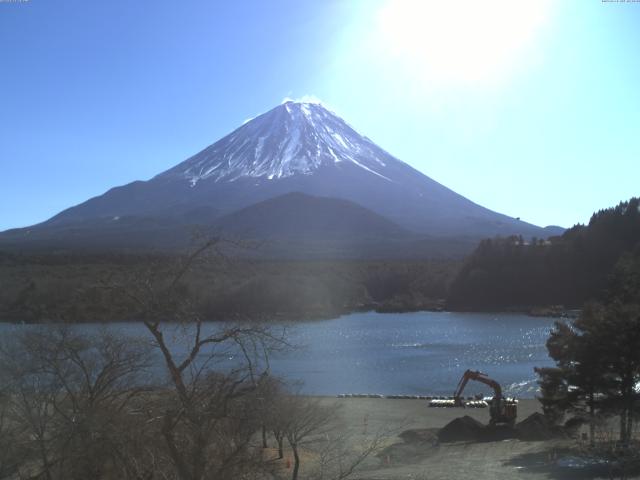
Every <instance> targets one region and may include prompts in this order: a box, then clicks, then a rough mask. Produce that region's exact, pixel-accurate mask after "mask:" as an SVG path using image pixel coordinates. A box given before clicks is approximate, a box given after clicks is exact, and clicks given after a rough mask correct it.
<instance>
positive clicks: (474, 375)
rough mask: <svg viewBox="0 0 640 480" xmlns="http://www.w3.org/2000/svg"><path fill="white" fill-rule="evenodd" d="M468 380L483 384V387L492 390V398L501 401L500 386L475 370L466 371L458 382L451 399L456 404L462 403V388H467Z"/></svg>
mask: <svg viewBox="0 0 640 480" xmlns="http://www.w3.org/2000/svg"><path fill="white" fill-rule="evenodd" d="M469 380H475V381H476V382H480V383H484V384H485V385H488V386H490V387H491V388H492V389H493V398H497V399H501V398H502V388H501V387H500V384H499V383H498V382H496V381H495V380H493V379H492V378H489V377H488V376H487V374H486V373H482V372H479V371H477V370H467V371H466V372H464V374H463V375H462V378H461V379H460V381H459V382H458V386H457V387H456V391H455V392H454V394H453V399H454V400H455V402H456V403H457V404H459V403H461V401H462V393H463V392H464V388H465V387H466V386H467V383H468V382H469Z"/></svg>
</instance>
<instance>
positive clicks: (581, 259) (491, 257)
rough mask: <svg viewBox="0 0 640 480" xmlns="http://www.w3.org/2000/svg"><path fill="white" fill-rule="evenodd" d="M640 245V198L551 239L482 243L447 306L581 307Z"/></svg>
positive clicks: (603, 287) (493, 307)
mask: <svg viewBox="0 0 640 480" xmlns="http://www.w3.org/2000/svg"><path fill="white" fill-rule="evenodd" d="M639 245H640V200H639V199H638V198H632V199H631V200H629V201H626V202H621V203H620V204H619V205H618V206H616V207H613V208H608V209H605V210H600V211H599V212H596V213H594V214H593V216H592V217H591V220H590V221H589V224H588V225H586V226H585V225H576V226H574V227H573V228H571V229H569V230H567V231H566V232H565V233H564V234H563V235H562V236H558V237H552V238H550V239H548V240H541V239H536V238H532V239H530V240H526V239H523V238H522V237H508V238H497V239H487V240H483V241H482V242H481V243H480V245H479V246H478V248H477V249H476V250H475V252H474V253H473V254H472V255H471V256H470V257H469V258H468V259H467V261H466V262H465V264H464V265H463V267H462V268H461V270H460V272H459V274H458V276H457V277H456V279H455V280H454V281H453V282H452V284H451V288H450V291H449V294H448V298H447V307H448V308H450V309H459V310H491V309H529V308H531V307H538V306H552V305H562V306H563V307H565V308H578V307H580V306H581V305H582V304H583V303H584V302H585V301H586V300H588V299H591V298H597V297H598V296H599V295H601V294H602V292H603V291H605V290H606V286H607V282H608V280H609V277H610V275H611V272H612V270H613V268H614V266H615V265H616V263H617V262H618V260H619V259H620V258H621V256H622V255H623V254H624V253H625V252H631V251H633V250H634V248H637V247H638V246H639Z"/></svg>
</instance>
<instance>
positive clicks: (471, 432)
mask: <svg viewBox="0 0 640 480" xmlns="http://www.w3.org/2000/svg"><path fill="white" fill-rule="evenodd" d="M483 430H484V425H482V424H481V423H480V422H479V421H477V420H476V419H474V418H471V417H470V416H468V415H465V416H464V417H458V418H456V419H454V420H452V421H450V422H449V423H447V424H446V425H445V426H444V427H442V428H441V429H440V431H439V432H438V439H439V440H440V441H441V442H461V441H477V440H480V438H481V437H482V433H483Z"/></svg>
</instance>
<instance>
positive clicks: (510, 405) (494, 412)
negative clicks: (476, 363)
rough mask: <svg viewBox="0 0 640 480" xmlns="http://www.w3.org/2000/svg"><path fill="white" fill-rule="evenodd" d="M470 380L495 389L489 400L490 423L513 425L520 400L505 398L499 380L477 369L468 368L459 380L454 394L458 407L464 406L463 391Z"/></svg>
mask: <svg viewBox="0 0 640 480" xmlns="http://www.w3.org/2000/svg"><path fill="white" fill-rule="evenodd" d="M469 380H474V381H476V382H480V383H484V384H485V385H488V386H489V387H491V388H492V389H493V398H492V399H491V400H490V401H489V415H490V420H489V425H509V426H510V427H513V425H514V424H515V422H516V417H517V416H518V401H517V400H515V399H513V398H505V397H504V396H503V395H502V387H501V386H500V384H499V383H498V382H496V381H495V380H493V379H492V378H489V376H488V375H487V374H486V373H482V372H479V371H477V370H467V371H466V372H464V374H463V375H462V378H461V379H460V381H459V382H458V387H457V388H456V391H455V393H454V394H453V402H454V405H455V406H457V407H464V406H465V404H464V401H463V397H462V392H463V391H464V387H466V385H467V383H468V382H469Z"/></svg>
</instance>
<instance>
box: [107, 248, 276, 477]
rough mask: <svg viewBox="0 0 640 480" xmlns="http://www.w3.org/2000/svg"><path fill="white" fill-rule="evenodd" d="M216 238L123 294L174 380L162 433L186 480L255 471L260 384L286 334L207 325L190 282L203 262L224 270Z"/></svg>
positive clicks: (249, 327)
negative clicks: (217, 264)
mask: <svg viewBox="0 0 640 480" xmlns="http://www.w3.org/2000/svg"><path fill="white" fill-rule="evenodd" d="M220 242H221V241H220V239H218V238H213V239H210V240H209V241H207V242H206V243H204V244H203V245H202V246H201V247H200V248H198V249H197V250H195V251H194V252H193V253H191V254H190V255H187V256H184V257H181V258H179V259H178V260H177V261H176V262H167V263H166V264H158V265H155V266H154V268H153V269H151V270H149V271H148V272H146V273H144V274H143V275H141V276H140V277H139V278H137V279H136V281H135V282H133V284H131V283H129V284H128V285H126V286H125V285H118V284H117V283H115V282H113V281H112V280H109V281H107V282H105V286H106V287H107V288H111V289H117V290H119V291H120V292H122V293H123V294H124V295H126V296H127V297H128V298H129V300H130V301H132V302H133V303H134V304H135V305H137V309H138V312H139V316H140V318H141V319H142V321H143V324H144V326H145V328H146V329H147V331H148V332H149V334H150V335H151V337H152V338H153V344H154V346H155V347H156V348H157V349H158V351H159V352H160V354H161V357H162V361H163V363H164V366H165V367H166V371H167V374H168V378H169V389H168V392H167V395H166V405H165V408H164V411H163V413H162V414H161V417H162V418H161V420H160V422H161V426H160V432H161V435H162V437H163V439H164V441H165V446H166V451H167V455H168V457H169V458H170V459H171V462H172V465H173V468H174V469H175V472H176V475H177V477H178V478H180V479H181V480H201V479H204V478H217V479H225V478H229V479H237V478H242V476H243V475H246V474H248V472H249V471H254V470H255V469H256V466H257V464H258V463H259V462H258V457H259V452H255V451H254V450H253V449H252V448H251V440H252V438H253V436H254V434H255V432H256V431H258V430H259V429H260V427H261V425H262V424H263V422H262V419H261V418H260V410H261V408H264V400H258V397H257V395H258V392H259V379H260V378H261V375H262V373H264V372H266V371H268V360H267V359H268V354H269V352H270V351H272V350H273V349H275V348H278V347H279V346H281V345H283V344H284V334H283V333H282V334H279V335H274V334H273V332H272V330H271V329H270V328H268V327H266V326H264V325H262V324H258V323H249V322H244V323H233V324H231V323H217V324H210V323H205V322H204V321H203V319H202V318H201V316H200V313H199V311H198V307H197V306H196V305H194V302H193V301H192V299H191V298H190V295H188V292H187V286H186V283H185V279H186V278H187V276H188V275H189V273H190V272H191V271H192V269H193V268H194V266H195V265H196V264H197V263H198V262H202V261H205V262H210V261H214V262H225V261H226V258H225V257H224V256H223V255H222V254H221V252H220V251H219V250H216V249H217V247H218V246H219V244H220Z"/></svg>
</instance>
